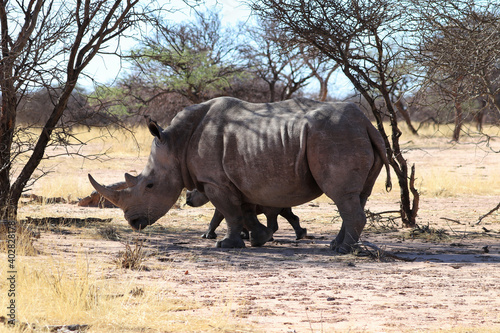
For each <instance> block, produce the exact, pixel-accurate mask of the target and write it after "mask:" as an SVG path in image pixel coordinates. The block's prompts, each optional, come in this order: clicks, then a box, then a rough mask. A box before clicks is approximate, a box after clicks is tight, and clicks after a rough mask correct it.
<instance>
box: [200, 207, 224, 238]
mask: <svg viewBox="0 0 500 333" xmlns="http://www.w3.org/2000/svg"><path fill="white" fill-rule="evenodd" d="M223 219H224V215H222V213H221V212H220V211H219V210H218V209H215V211H214V215H213V216H212V220H211V221H210V224H209V226H208V230H207V232H206V233H204V234H203V235H201V237H203V238H207V239H216V238H217V234H216V233H215V229H217V228H218V227H219V225H220V223H221V222H222V220H223Z"/></svg>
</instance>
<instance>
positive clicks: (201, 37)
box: [128, 10, 241, 103]
mask: <svg viewBox="0 0 500 333" xmlns="http://www.w3.org/2000/svg"><path fill="white" fill-rule="evenodd" d="M156 20H157V21H156V29H155V31H154V33H153V34H152V35H150V36H147V37H146V38H144V39H143V40H142V41H141V46H140V47H138V48H136V49H135V50H134V51H133V52H132V53H131V54H130V56H129V57H128V58H129V60H130V61H131V63H132V65H133V68H132V71H133V76H136V77H139V78H140V79H141V80H142V81H143V82H144V83H145V84H146V85H148V86H149V87H151V88H153V87H154V88H153V90H155V91H156V93H155V94H154V95H153V97H156V96H159V95H161V94H164V93H168V92H176V93H179V94H180V95H182V96H184V97H186V98H187V99H189V100H190V101H191V102H193V103H200V102H203V101H205V100H207V99H210V98H211V97H214V95H215V94H217V93H219V92H220V91H222V90H223V89H224V88H226V87H228V86H229V85H230V82H231V80H233V79H234V78H235V77H237V76H238V75H240V73H241V67H240V66H238V64H237V61H235V60H237V58H238V57H237V52H236V49H237V47H236V38H237V33H236V32H235V31H234V30H233V29H231V28H229V27H223V26H222V22H221V20H220V17H219V13H218V12H217V11H210V10H208V11H205V12H196V17H195V20H193V21H188V22H183V23H178V24H175V23H174V24H170V23H168V22H167V21H165V20H163V19H161V18H157V19H156Z"/></svg>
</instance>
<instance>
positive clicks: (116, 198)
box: [89, 174, 121, 207]
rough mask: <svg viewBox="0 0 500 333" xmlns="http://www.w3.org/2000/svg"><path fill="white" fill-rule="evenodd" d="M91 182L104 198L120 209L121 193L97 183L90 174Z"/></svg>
mask: <svg viewBox="0 0 500 333" xmlns="http://www.w3.org/2000/svg"><path fill="white" fill-rule="evenodd" d="M89 180H90V183H91V184H92V186H93V187H94V188H95V190H96V191H97V192H98V193H99V194H100V195H102V196H103V197H105V198H106V199H108V200H109V201H111V202H112V203H113V204H115V205H117V206H118V207H120V194H121V192H120V191H117V190H112V189H110V188H107V187H105V186H102V185H101V184H99V183H98V182H96V181H95V179H94V178H93V177H92V176H91V175H90V174H89Z"/></svg>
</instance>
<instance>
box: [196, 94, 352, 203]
mask: <svg viewBox="0 0 500 333" xmlns="http://www.w3.org/2000/svg"><path fill="white" fill-rule="evenodd" d="M344 109H345V104H341V105H339V104H335V105H331V104H328V103H320V102H316V101H312V100H307V99H294V100H288V101H284V102H279V103H270V104H253V103H246V102H242V101H240V100H237V99H233V98H220V99H216V100H212V101H211V105H210V109H209V110H208V112H206V115H205V116H204V118H203V120H202V121H201V122H200V124H199V125H198V127H197V129H196V131H195V132H194V133H193V137H192V141H193V142H192V148H191V150H192V152H191V154H190V158H189V159H190V163H192V164H191V170H192V174H194V176H195V177H196V182H198V183H206V182H217V181H221V182H224V181H226V182H228V183H230V184H231V185H233V186H235V187H236V188H237V189H238V190H239V191H240V192H241V193H242V194H243V196H244V199H245V200H246V201H248V202H252V203H256V204H261V205H266V206H274V207H290V206H293V205H298V204H301V203H304V202H307V201H309V200H312V199H314V198H315V197H317V196H319V195H321V193H322V191H321V189H320V188H319V186H318V185H317V183H316V181H315V179H314V177H313V175H312V174H311V170H310V168H309V165H308V157H307V147H308V145H310V144H313V142H310V136H311V135H310V134H311V132H314V134H315V137H316V138H318V137H319V138H320V139H321V137H322V136H323V137H324V140H330V139H331V137H332V135H333V136H334V137H335V134H334V133H335V132H336V131H339V130H340V132H344V131H345V129H342V130H341V128H342V127H343V126H344V124H343V122H345V118H346V117H347V116H346V114H345V110H344ZM318 135H319V136H318Z"/></svg>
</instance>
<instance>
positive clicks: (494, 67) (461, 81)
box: [413, 0, 500, 141]
mask: <svg viewBox="0 0 500 333" xmlns="http://www.w3.org/2000/svg"><path fill="white" fill-rule="evenodd" d="M413 2H414V4H415V5H416V6H415V8H417V9H418V17H419V18H420V22H419V29H418V31H419V38H418V39H416V40H418V42H419V43H418V44H417V45H416V47H415V50H418V52H417V53H415V56H416V58H415V60H416V61H417V62H418V63H419V64H420V65H421V66H422V67H423V68H424V69H425V70H424V71H423V73H425V80H426V81H427V84H428V85H429V86H431V87H433V88H434V89H436V90H437V91H438V92H440V93H441V96H443V97H442V98H443V101H445V102H451V104H452V105H453V107H454V110H455V128H454V131H453V140H454V141H458V140H459V138H460V132H461V127H462V124H463V122H464V119H465V111H464V108H463V105H464V103H465V102H468V101H470V100H474V99H477V98H478V97H480V96H482V97H484V98H485V99H486V100H487V101H488V102H489V103H490V104H491V105H493V106H494V107H495V109H496V110H497V112H499V114H500V99H499V98H498V95H499V94H500V75H499V70H498V65H499V64H500V4H498V3H497V2H493V1H476V0H457V1H447V0H439V1H432V2H428V1H425V2H424V1H421V0H413ZM479 119H480V118H479ZM478 127H479V128H480V125H479V126H478Z"/></svg>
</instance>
